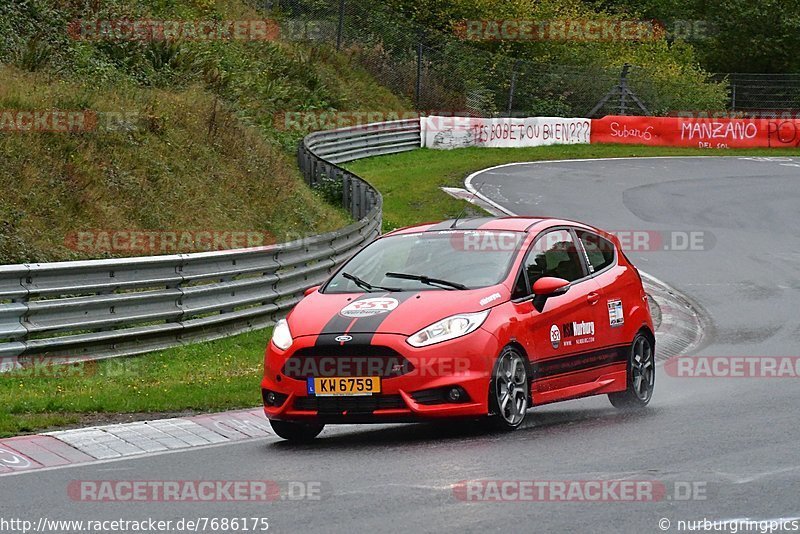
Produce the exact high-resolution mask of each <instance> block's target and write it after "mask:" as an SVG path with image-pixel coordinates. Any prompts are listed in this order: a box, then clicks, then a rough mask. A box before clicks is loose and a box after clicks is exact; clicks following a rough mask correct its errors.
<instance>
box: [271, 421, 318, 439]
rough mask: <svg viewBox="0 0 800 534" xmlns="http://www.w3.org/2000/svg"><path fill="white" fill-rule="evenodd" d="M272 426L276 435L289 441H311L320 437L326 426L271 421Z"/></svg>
mask: <svg viewBox="0 0 800 534" xmlns="http://www.w3.org/2000/svg"><path fill="white" fill-rule="evenodd" d="M269 424H270V426H272V430H274V431H275V433H276V434H277V435H278V436H279V437H282V438H283V439H285V440H288V441H296V442H303V441H311V440H312V439H314V438H316V437H317V436H319V433H320V432H322V429H323V428H325V425H321V424H313V423H312V424H306V423H293V422H291V421H275V420H272V419H270V420H269Z"/></svg>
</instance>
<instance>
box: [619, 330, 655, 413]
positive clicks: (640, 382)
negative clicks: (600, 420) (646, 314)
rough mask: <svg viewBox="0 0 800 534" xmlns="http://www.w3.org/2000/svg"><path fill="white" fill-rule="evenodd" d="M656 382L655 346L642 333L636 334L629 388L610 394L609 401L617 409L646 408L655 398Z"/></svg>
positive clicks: (632, 346) (630, 363) (629, 366)
mask: <svg viewBox="0 0 800 534" xmlns="http://www.w3.org/2000/svg"><path fill="white" fill-rule="evenodd" d="M655 381H656V360H655V351H654V350H653V344H652V342H651V341H650V339H649V338H648V337H647V336H645V335H644V334H642V333H641V332H640V333H638V334H636V337H635V338H633V343H632V344H631V348H630V353H629V356H628V388H627V389H626V390H625V391H620V392H617V393H609V395H608V400H610V401H611V404H613V405H614V407H616V408H620V409H623V410H635V409H639V408H644V407H645V406H647V404H648V403H649V402H650V399H651V398H652V397H653V388H654V386H655Z"/></svg>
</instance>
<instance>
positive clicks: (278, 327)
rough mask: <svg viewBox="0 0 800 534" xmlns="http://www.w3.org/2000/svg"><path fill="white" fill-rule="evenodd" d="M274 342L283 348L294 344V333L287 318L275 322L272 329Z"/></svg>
mask: <svg viewBox="0 0 800 534" xmlns="http://www.w3.org/2000/svg"><path fill="white" fill-rule="evenodd" d="M272 343H273V344H274V345H275V346H276V347H278V348H279V349H281V350H286V349H288V348H289V347H291V346H292V333H291V332H290V331H289V323H287V322H286V319H281V320H280V321H278V322H277V323H275V328H273V329H272Z"/></svg>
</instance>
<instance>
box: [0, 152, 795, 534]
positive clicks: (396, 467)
mask: <svg viewBox="0 0 800 534" xmlns="http://www.w3.org/2000/svg"><path fill="white" fill-rule="evenodd" d="M472 183H473V185H475V184H477V183H485V185H484V186H483V188H482V191H481V192H482V194H485V195H486V196H488V197H489V198H491V199H492V200H494V201H496V202H497V203H499V204H500V205H502V206H503V207H505V208H506V209H509V210H511V211H513V212H515V213H518V214H525V215H554V216H560V217H567V218H575V219H578V220H582V221H586V222H589V223H592V224H595V225H597V226H600V227H603V228H607V229H610V230H637V231H638V230H651V231H702V232H706V234H705V235H706V236H707V237H708V239H709V240H710V239H711V237H712V236H713V241H714V242H713V247H711V248H709V247H708V246H706V247H705V250H694V251H666V250H657V251H642V252H631V253H630V254H629V256H630V257H631V259H632V260H633V261H634V263H636V264H637V265H638V266H640V267H641V268H642V269H643V270H645V271H647V272H649V273H650V274H652V275H654V276H656V277H658V278H660V279H662V280H664V281H666V282H667V283H670V284H672V285H673V286H675V287H677V288H678V289H680V290H682V291H683V292H684V293H686V294H688V295H690V296H691V297H692V298H693V299H694V300H695V301H696V302H697V303H698V304H699V305H700V306H702V307H703V308H704V309H705V310H706V312H707V313H708V315H709V316H710V317H711V319H712V321H713V327H711V328H710V329H709V331H708V332H707V336H706V341H707V342H706V344H705V346H704V347H703V348H702V349H700V350H698V351H697V354H700V355H713V356H731V355H738V356H750V355H752V356H756V355H771V356H794V355H797V354H798V350H797V348H796V347H797V345H798V342H800V314H798V312H797V309H798V300H800V299H798V296H799V294H798V293H799V291H800V236H798V221H799V220H800V161H790V160H786V159H785V158H784V159H782V160H777V161H775V160H772V161H770V160H763V159H762V160H754V159H746V158H738V157H725V158H668V159H667V158H664V159H662V158H637V159H621V160H605V161H572V162H552V163H547V162H545V163H535V164H521V165H513V166H506V167H502V168H495V169H491V170H488V171H485V172H483V173H481V174H479V175H477V176H475V177H473V178H472ZM708 242H709V241H708V240H707V243H708ZM799 408H800V381H799V380H798V379H791V378H782V379H770V378H763V379H747V378H739V379H730V378H716V379H701V378H693V379H686V378H673V377H670V376H667V375H666V374H665V373H664V372H661V373H660V374H659V376H658V378H657V381H656V393H655V396H654V399H653V402H652V404H651V407H650V409H649V410H647V411H646V412H645V413H643V414H637V415H626V414H620V413H618V412H616V411H615V410H614V409H613V408H612V407H611V406H610V404H609V403H608V400H607V399H606V398H605V397H596V398H591V399H584V400H578V401H571V402H567V403H562V404H557V405H552V406H549V407H542V408H540V409H535V410H532V411H531V412H530V414H529V418H528V421H527V424H526V427H525V428H523V429H521V430H519V431H517V432H514V433H510V434H490V433H484V432H482V431H480V430H478V429H474V428H460V427H457V428H453V427H450V426H442V425H414V426H399V425H398V426H380V427H376V426H372V427H370V426H360V427H349V426H348V427H333V428H329V429H326V431H325V432H324V433H323V434H322V437H321V438H320V439H318V440H317V441H316V442H315V443H313V444H310V445H305V446H292V445H288V444H287V443H284V442H281V441H279V440H278V439H268V440H260V441H250V442H244V443H239V444H231V445H225V446H216V447H209V448H202V449H193V450H189V451H185V452H180V453H173V454H161V455H153V456H146V457H140V458H134V459H126V460H120V461H114V462H108V463H99V464H92V465H83V466H76V467H72V468H66V469H57V470H49V471H38V472H31V473H28V474H20V475H16V476H10V477H3V478H0V510H1V512H0V515H2V517H5V518H10V517H20V518H30V519H33V520H34V521H35V520H36V519H37V518H38V517H39V516H42V515H45V516H47V517H48V518H57V519H118V518H124V519H141V518H145V517H153V518H157V519H173V520H176V519H180V518H184V517H189V518H191V517H214V516H217V517H220V516H222V517H228V518H232V517H254V516H261V517H268V518H269V523H270V531H277V532H294V531H303V532H371V531H372V532H378V531H381V532H383V531H385V532H479V531H504V532H662V531H663V530H661V529H660V528H659V526H658V524H659V520H661V519H662V518H666V519H669V520H670V522H671V528H670V530H669V531H670V532H677V531H678V521H679V520H697V519H700V520H702V519H704V518H707V519H709V520H724V519H734V518H753V519H775V518H791V517H798V516H800V498H798V488H800V424H798V415H800V410H799ZM87 479H88V480H118V479H145V480H163V479H172V480H175V479H184V480H185V479H207V480H230V479H248V480H250V479H272V480H284V481H287V480H305V481H323V482H324V486H323V487H324V488H325V491H324V496H323V498H322V500H320V501H311V502H310V501H298V502H294V501H277V502H273V503H267V504H264V503H260V504H251V503H82V502H74V501H72V500H70V498H69V497H68V494H67V491H66V488H67V484H68V483H69V482H70V481H72V480H87ZM472 479H502V480H519V479H525V480H531V479H537V480H556V481H570V480H596V479H630V480H655V481H659V482H662V483H664V484H665V486H666V487H667V488H671V487H672V485H673V484H675V483H676V482H677V483H678V485H679V486H681V485H682V484H681V483H684V482H699V483H700V484H701V487H703V485H704V487H705V499H702V500H701V499H695V500H688V501H684V500H677V499H674V498H673V499H664V500H662V501H659V502H594V503H586V502H505V503H496V502H464V501H462V500H459V499H458V498H456V497H455V496H454V492H453V485H454V484H456V483H458V482H459V481H462V480H472ZM662 525H665V523H663V522H662Z"/></svg>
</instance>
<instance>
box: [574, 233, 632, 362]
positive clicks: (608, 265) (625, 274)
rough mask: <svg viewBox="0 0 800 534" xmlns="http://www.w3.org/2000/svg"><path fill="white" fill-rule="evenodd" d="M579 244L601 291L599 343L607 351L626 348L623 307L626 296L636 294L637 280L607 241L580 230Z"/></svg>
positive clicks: (628, 342) (597, 329)
mask: <svg viewBox="0 0 800 534" xmlns="http://www.w3.org/2000/svg"><path fill="white" fill-rule="evenodd" d="M576 234H577V236H578V241H579V244H580V246H581V248H582V249H583V253H584V255H585V256H586V262H587V266H588V268H589V271H590V272H591V275H592V277H593V278H594V280H595V281H596V282H597V284H598V286H599V291H600V296H601V299H600V302H599V303H598V306H597V308H598V310H599V311H601V312H604V313H601V317H600V318H599V320H598V321H597V322H596V323H595V328H596V332H597V337H598V341H599V342H600V343H602V344H603V345H604V346H607V347H620V346H627V345H628V344H630V342H631V340H630V339H626V338H625V329H624V328H621V326H622V325H623V324H624V315H623V306H624V305H625V304H627V303H625V302H624V300H625V296H626V295H631V294H632V293H634V292H635V287H634V286H635V285H636V284H637V283H638V278H636V276H634V275H633V273H631V272H629V271H630V270H629V268H627V267H622V266H620V265H618V262H617V248H616V246H615V245H614V244H613V243H612V242H611V241H610V240H608V239H606V238H604V237H602V236H600V235H598V234H597V233H595V232H590V231H588V230H583V229H577V230H576Z"/></svg>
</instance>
